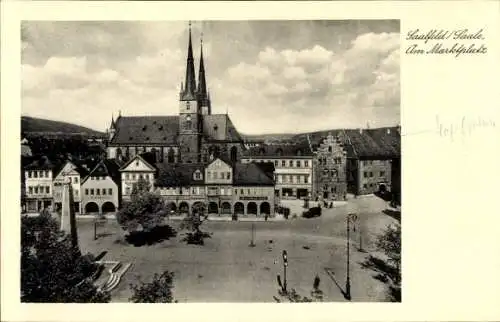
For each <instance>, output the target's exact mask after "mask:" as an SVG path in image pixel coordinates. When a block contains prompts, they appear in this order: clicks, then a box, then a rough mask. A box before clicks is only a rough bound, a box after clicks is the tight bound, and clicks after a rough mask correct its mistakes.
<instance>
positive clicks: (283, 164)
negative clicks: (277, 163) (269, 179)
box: [281, 160, 286, 168]
mask: <svg viewBox="0 0 500 322" xmlns="http://www.w3.org/2000/svg"><path fill="white" fill-rule="evenodd" d="M281 166H282V167H283V168H284V167H286V161H285V160H283V161H281Z"/></svg>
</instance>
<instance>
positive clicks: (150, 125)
mask: <svg viewBox="0 0 500 322" xmlns="http://www.w3.org/2000/svg"><path fill="white" fill-rule="evenodd" d="M178 134H179V117H178V116H120V117H119V118H118V119H117V120H116V133H115V135H114V137H113V139H112V140H111V142H110V144H131V145H133V144H165V145H176V144H177V137H178Z"/></svg>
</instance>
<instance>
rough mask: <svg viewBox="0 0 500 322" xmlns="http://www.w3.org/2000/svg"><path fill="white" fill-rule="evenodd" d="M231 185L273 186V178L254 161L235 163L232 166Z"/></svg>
mask: <svg viewBox="0 0 500 322" xmlns="http://www.w3.org/2000/svg"><path fill="white" fill-rule="evenodd" d="M233 185H235V186H251V185H256V186H274V180H273V179H272V178H270V177H269V175H268V174H266V173H265V172H264V171H263V170H262V168H261V167H260V166H258V165H257V164H256V163H253V162H250V163H237V164H235V166H234V175H233Z"/></svg>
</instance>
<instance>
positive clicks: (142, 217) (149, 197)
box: [116, 192, 169, 231]
mask: <svg viewBox="0 0 500 322" xmlns="http://www.w3.org/2000/svg"><path fill="white" fill-rule="evenodd" d="M168 210H169V209H168V206H165V205H164V203H163V201H162V199H161V197H160V196H159V195H157V194H154V193H151V192H141V193H138V194H136V195H135V196H134V198H133V199H132V200H131V201H130V202H128V203H126V204H125V205H124V207H123V208H122V209H121V210H120V211H118V213H117V214H116V219H117V221H118V223H119V224H120V226H121V227H122V229H123V230H126V231H134V230H137V229H139V228H141V229H142V230H145V231H149V230H151V229H153V228H154V227H157V226H159V225H161V224H162V223H163V220H164V218H165V217H166V216H167V215H168V213H169V211H168Z"/></svg>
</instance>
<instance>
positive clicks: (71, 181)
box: [54, 177, 79, 186]
mask: <svg viewBox="0 0 500 322" xmlns="http://www.w3.org/2000/svg"><path fill="white" fill-rule="evenodd" d="M66 178H68V182H69V183H78V181H79V179H78V177H66ZM61 185H62V182H61V181H56V182H54V186H61Z"/></svg>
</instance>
